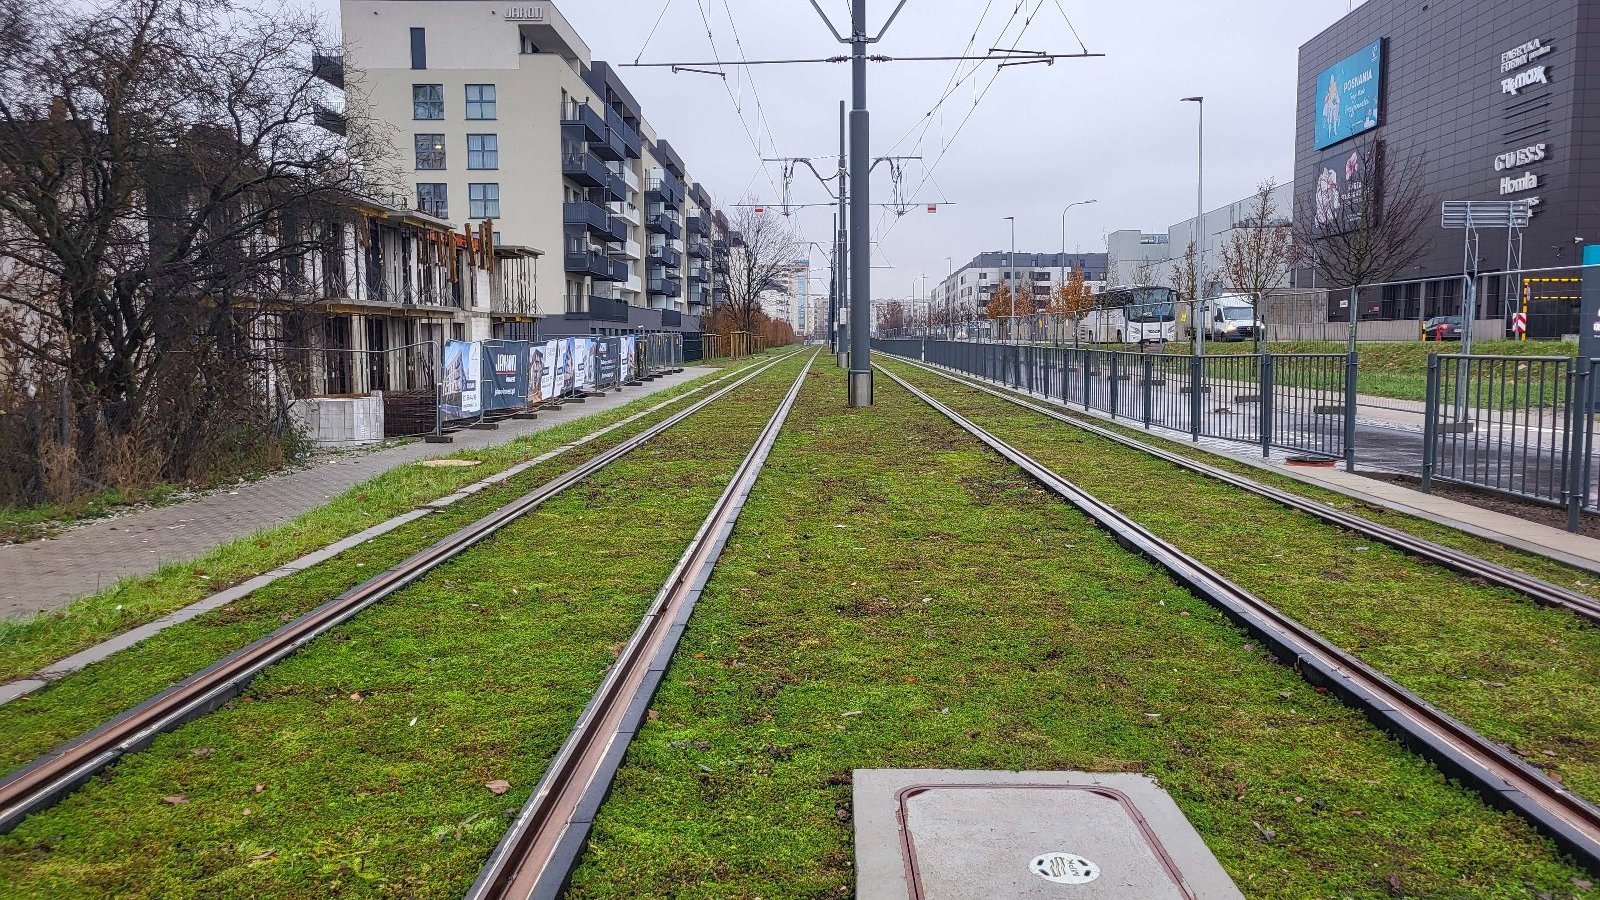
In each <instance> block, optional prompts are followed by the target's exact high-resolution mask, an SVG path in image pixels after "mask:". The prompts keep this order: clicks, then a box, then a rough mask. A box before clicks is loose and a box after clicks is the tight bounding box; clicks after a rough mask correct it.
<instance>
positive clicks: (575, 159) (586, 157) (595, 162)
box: [561, 144, 621, 199]
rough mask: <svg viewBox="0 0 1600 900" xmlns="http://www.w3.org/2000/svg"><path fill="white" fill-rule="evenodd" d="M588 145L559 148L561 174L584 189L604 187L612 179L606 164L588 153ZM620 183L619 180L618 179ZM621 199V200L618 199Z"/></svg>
mask: <svg viewBox="0 0 1600 900" xmlns="http://www.w3.org/2000/svg"><path fill="white" fill-rule="evenodd" d="M590 146H591V145H589V144H565V145H563V146H562V148H561V174H563V175H565V176H567V177H568V178H570V179H572V180H573V181H576V182H577V183H579V184H581V185H583V186H584V187H592V188H597V187H606V186H607V183H608V182H609V181H610V180H611V179H612V178H614V177H615V176H613V175H612V174H611V170H610V169H608V168H606V164H605V163H603V162H601V161H600V160H599V159H597V158H595V155H594V154H593V153H590V152H589V148H590ZM618 180H619V181H620V179H618ZM618 199H621V198H618Z"/></svg>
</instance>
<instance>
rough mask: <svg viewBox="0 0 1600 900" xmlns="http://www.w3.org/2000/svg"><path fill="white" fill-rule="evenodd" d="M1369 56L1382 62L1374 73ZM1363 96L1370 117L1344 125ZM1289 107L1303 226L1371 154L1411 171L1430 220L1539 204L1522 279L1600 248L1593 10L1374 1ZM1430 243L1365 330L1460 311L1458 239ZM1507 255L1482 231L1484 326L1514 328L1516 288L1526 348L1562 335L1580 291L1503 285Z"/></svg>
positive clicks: (1321, 52)
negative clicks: (1443, 208)
mask: <svg viewBox="0 0 1600 900" xmlns="http://www.w3.org/2000/svg"><path fill="white" fill-rule="evenodd" d="M1375 46H1376V47H1378V48H1381V53H1382V59H1381V66H1379V67H1378V69H1377V70H1376V71H1375V72H1370V73H1369V72H1368V70H1369V69H1370V68H1371V66H1370V64H1369V61H1370V57H1371V52H1370V51H1371V48H1373V47H1375ZM1373 76H1376V77H1373ZM1373 81H1377V82H1378V84H1377V85H1376V87H1375V88H1374V86H1373V84H1372V82H1373ZM1368 99H1375V101H1376V105H1377V109H1376V115H1375V116H1373V117H1369V116H1368V115H1367V113H1360V114H1357V115H1352V113H1355V112H1356V108H1357V107H1358V106H1360V105H1361V104H1363V103H1365V102H1366V100H1368ZM1296 108H1297V111H1298V112H1297V121H1296V126H1295V197H1296V208H1297V214H1300V213H1301V212H1302V211H1308V210H1312V209H1314V208H1315V206H1316V199H1317V196H1318V191H1319V188H1320V189H1321V190H1322V191H1323V193H1324V197H1326V196H1327V194H1328V193H1330V192H1336V188H1337V185H1338V181H1339V178H1340V177H1341V176H1340V173H1341V172H1343V171H1344V170H1345V168H1346V166H1348V165H1352V163H1351V156H1352V155H1353V154H1360V153H1370V152H1374V151H1375V150H1376V151H1377V152H1381V153H1382V154H1383V155H1384V156H1385V157H1386V158H1387V159H1388V160H1389V161H1390V164H1391V166H1394V167H1401V166H1404V165H1407V164H1409V165H1414V166H1415V167H1416V169H1417V171H1418V172H1419V173H1420V177H1421V179H1422V181H1423V185H1424V194H1425V195H1426V196H1427V198H1428V203H1429V206H1430V208H1433V209H1437V208H1438V205H1439V203H1441V202H1442V201H1446V200H1530V201H1534V203H1535V205H1534V216H1533V219H1532V222H1531V224H1530V225H1529V227H1528V228H1527V229H1525V230H1523V231H1522V233H1521V252H1520V257H1521V259H1520V268H1522V269H1539V268H1554V267H1562V266H1575V265H1577V264H1578V262H1579V261H1580V259H1581V257H1582V247H1581V244H1582V243H1585V242H1600V3H1596V2H1593V0H1525V2H1510V3H1508V2H1505V0H1368V2H1366V3H1364V4H1362V5H1361V6H1359V7H1357V8H1356V9H1355V10H1354V11H1353V12H1351V13H1350V14H1349V15H1347V16H1345V17H1344V18H1343V19H1341V20H1340V21H1339V22H1337V23H1336V24H1334V25H1333V26H1332V27H1330V28H1328V29H1327V30H1326V31H1324V32H1322V33H1321V34H1319V35H1317V36H1316V37H1315V38H1313V39H1311V40H1310V41H1309V42H1307V43H1306V44H1305V45H1303V46H1302V47H1301V48H1300V66H1299V93H1298V100H1297V103H1296ZM1374 121H1375V122H1376V125H1375V127H1372V124H1373V122H1374ZM1379 190H1380V197H1381V190H1382V189H1381V187H1380V189H1379ZM1380 202H1381V200H1380ZM1436 221H1437V219H1435V222H1436ZM1426 234H1427V239H1428V241H1429V246H1428V249H1427V252H1426V253H1424V254H1423V256H1422V258H1421V259H1420V260H1419V262H1418V265H1416V266H1415V267H1414V269H1413V270H1412V271H1410V272H1406V273H1401V274H1400V275H1398V276H1396V278H1395V280H1397V281H1404V282H1408V283H1405V284H1398V285H1391V286H1388V287H1384V288H1380V289H1375V290H1373V291H1371V292H1368V293H1367V294H1364V295H1363V297H1362V298H1361V303H1360V314H1361V316H1362V317H1363V318H1371V319H1418V318H1425V317H1427V316H1431V315H1448V314H1456V313H1459V312H1460V307H1461V298H1462V292H1463V283H1462V270H1463V268H1464V265H1463V264H1464V263H1465V262H1466V258H1465V253H1464V250H1463V234H1462V232H1460V231H1446V230H1444V229H1443V228H1442V227H1440V226H1438V225H1437V224H1434V225H1430V227H1429V229H1428V231H1427V233H1426ZM1517 256H1518V254H1517V253H1516V252H1515V250H1514V249H1508V246H1507V233H1506V232H1505V231H1503V230H1501V231H1482V232H1480V243H1479V246H1478V251H1477V259H1476V267H1477V271H1478V272H1479V273H1481V274H1484V275H1488V276H1490V277H1486V278H1485V279H1484V280H1483V281H1482V282H1480V293H1479V317H1480V318H1504V317H1507V316H1509V315H1510V314H1511V312H1513V311H1515V310H1516V309H1518V308H1520V307H1521V305H1522V300H1521V297H1522V295H1523V292H1524V291H1526V292H1527V295H1528V296H1529V297H1531V298H1532V303H1531V304H1530V312H1531V313H1532V316H1531V317H1530V318H1531V321H1530V324H1531V325H1532V326H1533V330H1534V331H1535V333H1536V336H1537V333H1538V332H1544V333H1545V334H1552V335H1553V334H1561V333H1571V332H1572V331H1573V330H1575V328H1576V299H1575V298H1576V295H1577V294H1578V290H1577V289H1576V284H1575V283H1574V282H1570V281H1565V280H1562V279H1564V278H1575V277H1576V276H1577V274H1578V273H1577V272H1575V271H1574V272H1550V273H1538V274H1530V275H1528V276H1526V278H1525V279H1524V278H1516V277H1507V276H1505V275H1503V274H1500V273H1504V272H1506V271H1507V270H1508V269H1511V268H1518V266H1517V265H1516V263H1517ZM1300 281H1301V284H1302V286H1306V284H1307V282H1306V279H1305V278H1304V277H1302V278H1301V279H1300ZM1568 298H1572V299H1568ZM1330 312H1332V311H1330ZM1343 314H1344V313H1340V315H1339V317H1341V318H1342V316H1343Z"/></svg>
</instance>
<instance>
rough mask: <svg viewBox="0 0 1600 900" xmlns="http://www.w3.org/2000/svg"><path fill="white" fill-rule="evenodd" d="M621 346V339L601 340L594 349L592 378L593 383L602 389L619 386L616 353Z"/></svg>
mask: <svg viewBox="0 0 1600 900" xmlns="http://www.w3.org/2000/svg"><path fill="white" fill-rule="evenodd" d="M621 346H622V339H621V338H603V339H601V340H600V341H599V343H597V344H596V345H595V348H594V378H595V383H596V384H597V385H599V386H600V387H602V388H613V387H616V386H617V385H619V384H621V383H622V382H621V380H620V379H619V377H618V376H620V375H621V370H620V369H619V368H618V362H617V351H618V348H620V347H621Z"/></svg>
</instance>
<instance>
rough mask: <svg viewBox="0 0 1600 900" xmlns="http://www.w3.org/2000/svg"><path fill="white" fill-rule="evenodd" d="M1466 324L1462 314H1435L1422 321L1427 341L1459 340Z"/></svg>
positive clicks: (1424, 336) (1423, 334)
mask: <svg viewBox="0 0 1600 900" xmlns="http://www.w3.org/2000/svg"><path fill="white" fill-rule="evenodd" d="M1465 327H1466V325H1465V323H1463V322H1462V320H1461V317H1460V316H1434V317H1433V318H1431V319H1429V320H1428V321H1426V322H1424V323H1422V339H1423V340H1425V341H1459V340H1461V335H1462V331H1463V330H1464V329H1465Z"/></svg>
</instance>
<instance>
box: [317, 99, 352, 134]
mask: <svg viewBox="0 0 1600 900" xmlns="http://www.w3.org/2000/svg"><path fill="white" fill-rule="evenodd" d="M311 124H313V125H315V126H317V127H318V128H321V129H324V130H326V131H330V132H332V133H334V134H337V135H339V136H340V137H344V134H345V131H346V130H347V129H348V127H349V126H348V125H347V124H346V122H345V118H344V113H342V112H339V111H338V110H336V109H332V108H330V107H327V106H323V105H322V104H321V103H312V104H311Z"/></svg>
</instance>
